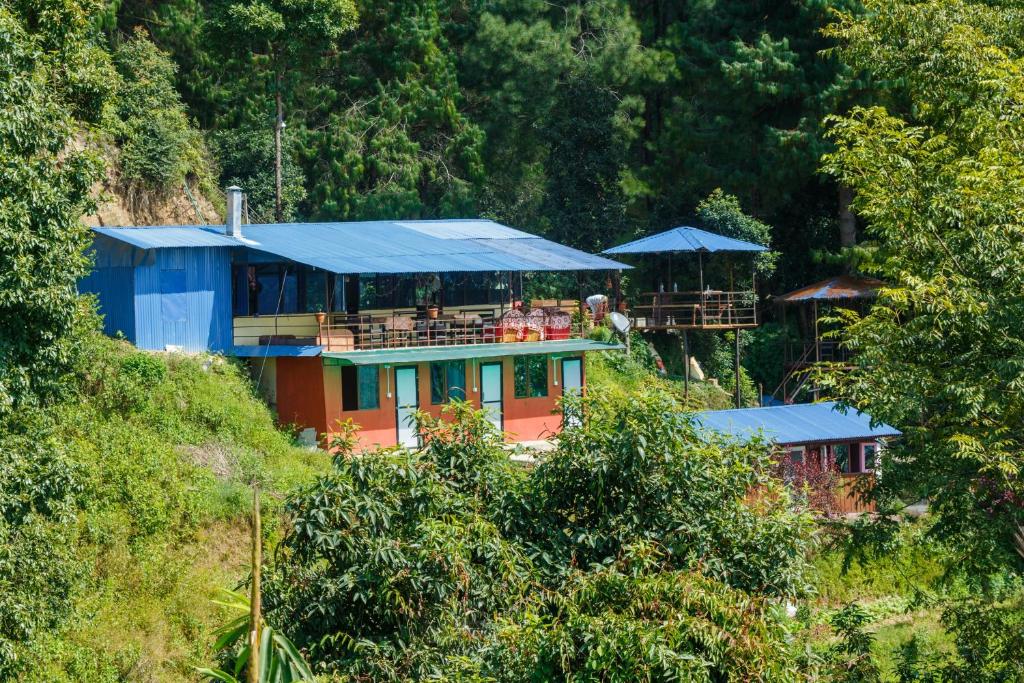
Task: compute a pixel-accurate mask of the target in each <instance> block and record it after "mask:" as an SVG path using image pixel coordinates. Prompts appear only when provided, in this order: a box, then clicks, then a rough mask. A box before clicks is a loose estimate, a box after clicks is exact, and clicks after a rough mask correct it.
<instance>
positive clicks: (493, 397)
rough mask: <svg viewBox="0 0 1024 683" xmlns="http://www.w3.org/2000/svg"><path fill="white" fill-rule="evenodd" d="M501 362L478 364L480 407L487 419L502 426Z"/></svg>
mask: <svg viewBox="0 0 1024 683" xmlns="http://www.w3.org/2000/svg"><path fill="white" fill-rule="evenodd" d="M501 388H502V387H501V363H500V362H499V363H483V364H482V365H481V366H480V407H481V409H483V410H484V412H486V413H487V419H488V420H490V421H491V424H493V425H494V426H495V427H497V428H498V429H501V428H502V422H501V418H502V405H501Z"/></svg>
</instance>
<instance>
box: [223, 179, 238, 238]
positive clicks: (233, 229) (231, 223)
mask: <svg viewBox="0 0 1024 683" xmlns="http://www.w3.org/2000/svg"><path fill="white" fill-rule="evenodd" d="M227 193H228V214H227V218H226V220H225V223H226V228H227V230H226V234H227V236H228V237H241V236H242V188H240V187H238V186H237V185H232V186H231V187H229V188H228V190H227Z"/></svg>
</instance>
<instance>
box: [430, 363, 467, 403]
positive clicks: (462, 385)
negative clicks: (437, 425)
mask: <svg viewBox="0 0 1024 683" xmlns="http://www.w3.org/2000/svg"><path fill="white" fill-rule="evenodd" d="M452 399H458V400H460V401H465V400H466V362H465V361H462V360H449V361H443V362H437V363H431V364H430V402H431V403H432V404H434V405H438V404H441V403H447V402H449V401H451V400H452Z"/></svg>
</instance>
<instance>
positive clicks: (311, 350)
mask: <svg viewBox="0 0 1024 683" xmlns="http://www.w3.org/2000/svg"><path fill="white" fill-rule="evenodd" d="M321 349H323V347H322V346H288V345H285V344H270V345H269V346H268V345H263V346H232V347H231V352H230V353H229V355H231V356H237V357H239V358H277V357H281V356H284V357H290V358H307V357H313V356H319V355H320V350H321Z"/></svg>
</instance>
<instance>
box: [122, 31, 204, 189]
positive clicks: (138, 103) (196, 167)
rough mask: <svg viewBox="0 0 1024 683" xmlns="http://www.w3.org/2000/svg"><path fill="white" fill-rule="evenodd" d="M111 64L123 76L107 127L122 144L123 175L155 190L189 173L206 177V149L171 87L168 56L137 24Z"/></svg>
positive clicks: (174, 68) (171, 68)
mask: <svg viewBox="0 0 1024 683" xmlns="http://www.w3.org/2000/svg"><path fill="white" fill-rule="evenodd" d="M114 64H115V65H116V67H117V71H118V74H119V75H120V77H121V78H120V83H119V88H118V93H117V97H116V99H115V101H114V102H115V104H114V112H115V116H114V119H113V120H112V121H111V122H109V123H108V128H109V129H111V131H112V132H113V134H114V139H115V141H116V142H117V143H118V145H119V146H120V148H121V156H120V164H119V165H120V170H121V177H122V179H123V180H125V181H127V182H128V183H129V184H135V185H137V186H139V187H140V188H144V189H148V190H156V191H168V190H174V189H177V188H179V187H180V186H181V184H182V183H183V182H185V180H186V178H187V177H188V176H189V175H192V176H195V177H196V178H197V179H198V180H200V181H201V182H206V183H208V181H209V179H208V178H207V176H208V175H209V173H208V170H207V169H208V166H209V161H208V158H207V154H206V149H205V147H204V145H203V140H202V136H201V134H200V133H199V131H198V130H196V129H195V128H193V127H192V126H191V124H190V123H189V119H188V115H187V113H186V109H185V105H184V104H183V103H182V101H181V96H180V95H179V94H178V91H177V90H176V89H175V86H174V82H175V81H174V79H175V73H176V71H177V66H176V65H175V64H174V62H173V61H172V60H171V58H170V56H169V55H167V54H166V53H164V52H161V51H160V49H159V48H158V47H156V45H154V44H153V43H152V42H151V41H150V40H149V38H148V37H147V36H146V34H145V32H144V31H143V30H142V29H141V28H137V29H136V31H135V33H134V35H132V37H131V38H129V39H128V40H127V41H125V42H124V43H122V44H121V45H119V46H118V47H117V49H116V50H115V51H114Z"/></svg>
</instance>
